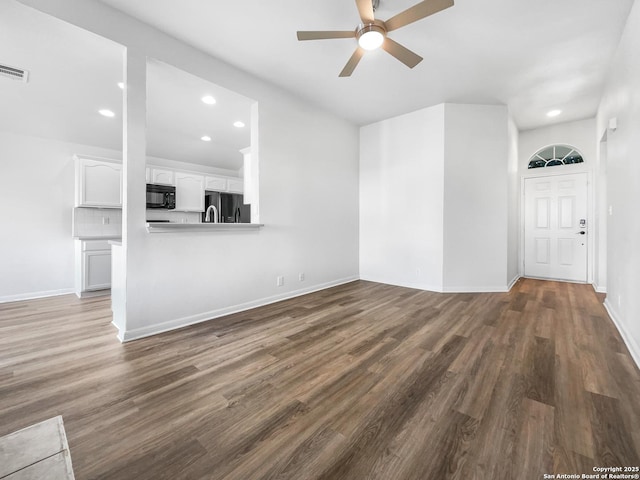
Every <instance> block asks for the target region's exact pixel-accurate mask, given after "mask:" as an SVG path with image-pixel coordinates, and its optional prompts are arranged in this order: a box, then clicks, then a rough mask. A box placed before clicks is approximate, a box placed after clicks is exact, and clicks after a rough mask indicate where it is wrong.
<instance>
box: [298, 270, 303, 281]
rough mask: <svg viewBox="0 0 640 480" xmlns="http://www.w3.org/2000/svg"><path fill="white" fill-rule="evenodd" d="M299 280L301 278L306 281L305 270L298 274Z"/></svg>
mask: <svg viewBox="0 0 640 480" xmlns="http://www.w3.org/2000/svg"><path fill="white" fill-rule="evenodd" d="M298 280H300V281H301V282H304V272H300V273H299V274H298Z"/></svg>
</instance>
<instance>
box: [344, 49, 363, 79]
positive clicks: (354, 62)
mask: <svg viewBox="0 0 640 480" xmlns="http://www.w3.org/2000/svg"><path fill="white" fill-rule="evenodd" d="M363 55H364V48H361V47H358V48H356V51H355V52H353V55H351V58H350V59H349V61H348V62H347V64H346V65H345V66H344V68H343V69H342V71H341V72H340V75H339V76H340V77H350V76H351V74H352V73H353V71H354V70H355V68H356V67H357V66H358V63H359V62H360V59H361V58H362V56H363Z"/></svg>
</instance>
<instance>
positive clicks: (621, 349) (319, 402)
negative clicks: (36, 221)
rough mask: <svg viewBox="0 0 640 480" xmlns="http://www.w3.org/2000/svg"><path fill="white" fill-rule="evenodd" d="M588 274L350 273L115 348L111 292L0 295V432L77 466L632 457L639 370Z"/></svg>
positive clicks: (260, 469) (163, 469) (336, 470)
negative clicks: (453, 284) (491, 279)
mask: <svg viewBox="0 0 640 480" xmlns="http://www.w3.org/2000/svg"><path fill="white" fill-rule="evenodd" d="M600 300H601V299H599V298H598V297H597V295H596V294H595V293H594V292H593V290H592V288H591V287H590V286H588V285H575V284H568V283H556V282H542V281H536V280H520V281H519V282H518V283H517V284H516V285H515V287H514V288H513V289H512V291H511V292H510V293H501V294H437V293H429V292H422V291H418V290H410V289H405V288H400V287H393V286H387V285H380V284H375V283H369V282H363V281H360V282H354V283H350V284H347V285H343V286H340V287H336V288H332V289H329V290H325V291H321V292H318V293H314V294H311V295H306V296H303V297H299V298H296V299H293V300H290V301H285V302H281V303H277V304H273V305H270V306H266V307H262V308H258V309H255V310H251V311H248V312H244V313H241V314H236V315H231V316H227V317H224V318H220V319H217V320H214V321H210V322H206V323H202V324H199V325H196V326H193V327H188V328H184V329H182V330H179V331H175V332H169V333H166V334H162V335H158V336H155V337H151V338H146V339H142V340H138V341H135V342H132V343H128V344H124V345H122V344H120V343H119V342H118V341H117V339H116V337H115V334H116V332H115V329H114V328H113V327H112V326H111V325H110V320H111V315H110V314H111V312H110V309H109V299H108V298H102V299H96V298H94V299H84V300H78V299H76V298H75V297H73V296H65V297H57V298H52V299H42V300H33V301H28V302H17V303H10V304H2V305H0V435H5V434H7V433H10V432H12V431H14V430H17V429H19V428H22V427H25V426H27V425H30V424H33V423H36V422H39V421H42V420H44V419H47V418H50V417H53V416H56V415H62V416H63V418H64V422H65V428H66V432H67V436H68V440H69V445H70V449H71V456H72V460H73V465H74V470H75V473H76V478H77V479H79V480H81V479H91V478H95V479H118V480H122V479H137V480H139V479H161V478H166V479H181V478H190V479H199V478H210V479H238V480H248V479H296V480H300V479H325V480H336V479H347V480H360V479H382V480H403V479H416V480H418V479H420V480H431V479H434V480H441V479H449V478H459V479H479V480H480V479H481V480H487V479H494V480H501V479H509V480H512V479H542V478H544V477H543V475H544V474H545V473H546V474H553V473H567V474H583V473H584V474H593V473H594V472H593V467H595V466H597V467H606V466H611V467H625V466H627V467H635V466H640V402H639V399H640V372H639V371H638V369H637V367H636V365H635V364H634V363H633V360H632V359H631V357H630V355H629V353H628V351H627V350H626V347H625V345H624V343H623V342H622V340H621V338H620V336H619V335H618V332H617V331H616V329H615V327H614V326H613V324H612V322H611V320H610V319H609V318H608V316H607V314H606V312H605V310H604V309H603V307H602V305H601V303H600Z"/></svg>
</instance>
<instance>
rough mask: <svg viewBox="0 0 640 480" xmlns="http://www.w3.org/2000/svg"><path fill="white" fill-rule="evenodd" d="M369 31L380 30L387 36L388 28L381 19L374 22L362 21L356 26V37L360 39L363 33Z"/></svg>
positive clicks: (379, 31)
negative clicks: (365, 22)
mask: <svg viewBox="0 0 640 480" xmlns="http://www.w3.org/2000/svg"><path fill="white" fill-rule="evenodd" d="M368 32H378V33H380V34H381V35H382V36H384V37H386V36H387V29H386V28H385V25H384V22H383V21H381V20H374V21H373V22H372V23H367V24H364V23H361V24H359V25H358V27H357V28H356V38H357V39H359V38H360V37H361V36H362V35H364V34H365V33H368Z"/></svg>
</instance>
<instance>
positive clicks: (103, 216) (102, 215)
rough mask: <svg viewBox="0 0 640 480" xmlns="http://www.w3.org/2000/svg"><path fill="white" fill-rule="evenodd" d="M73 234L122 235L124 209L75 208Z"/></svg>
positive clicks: (90, 235)
mask: <svg viewBox="0 0 640 480" xmlns="http://www.w3.org/2000/svg"><path fill="white" fill-rule="evenodd" d="M73 236H74V237H121V236H122V210H120V209H117V208H83V207H76V208H74V209H73Z"/></svg>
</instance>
